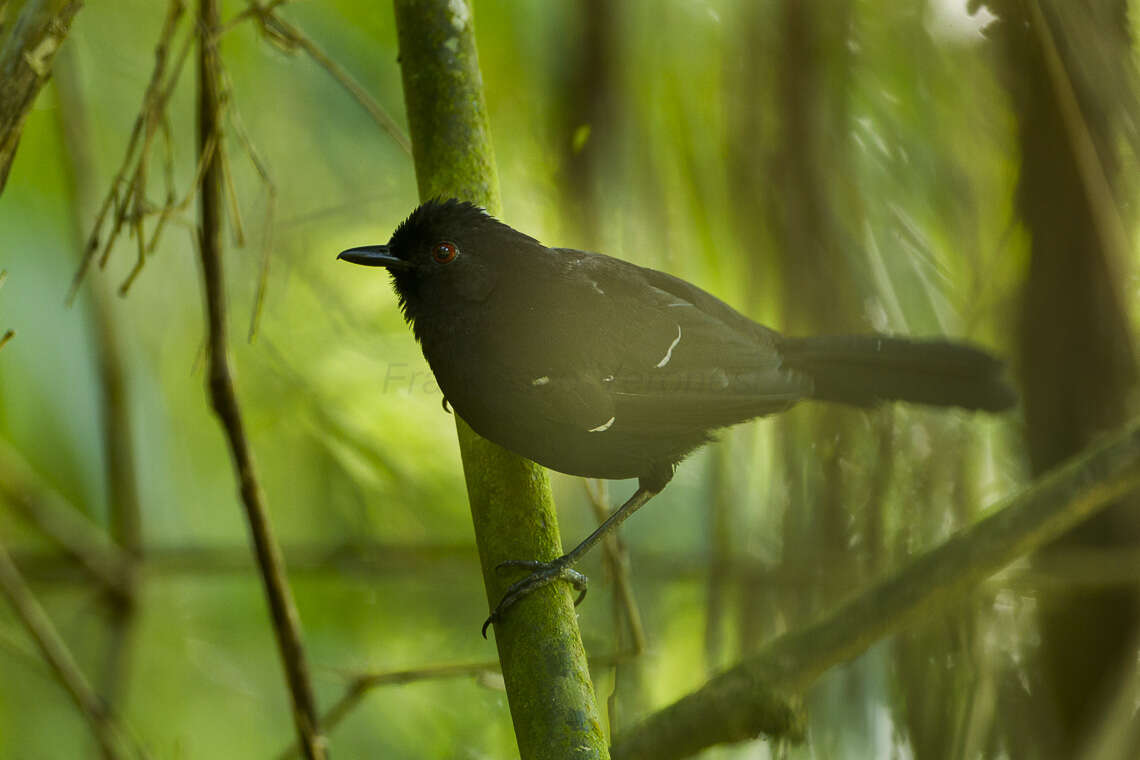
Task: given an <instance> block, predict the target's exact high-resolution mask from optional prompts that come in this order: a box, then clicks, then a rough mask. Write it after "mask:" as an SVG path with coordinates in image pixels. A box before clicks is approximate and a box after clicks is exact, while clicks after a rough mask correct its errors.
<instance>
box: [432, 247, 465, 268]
mask: <svg viewBox="0 0 1140 760" xmlns="http://www.w3.org/2000/svg"><path fill="white" fill-rule="evenodd" d="M458 255H459V249H458V248H456V247H455V244H454V243H439V244H437V245H436V247H435V248H432V249H431V257H432V258H433V259H435V260H436V262H438V263H440V264H450V263H451V262H453V261H455V257H456V256H458Z"/></svg>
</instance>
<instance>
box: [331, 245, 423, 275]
mask: <svg viewBox="0 0 1140 760" xmlns="http://www.w3.org/2000/svg"><path fill="white" fill-rule="evenodd" d="M337 258H338V259H344V260H345V261H351V262H352V263H353V264H363V265H364V266H366V267H387V268H388V269H407V268H409V267H410V266H411V263H410V262H407V261H404V260H403V259H401V258H399V257H398V256H393V255H392V254H391V253H390V252H389V251H388V246H386V245H362V246H359V247H358V248H349V249H348V250H347V251H341V252H340V255H339V256H337Z"/></svg>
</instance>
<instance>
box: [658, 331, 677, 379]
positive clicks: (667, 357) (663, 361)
mask: <svg viewBox="0 0 1140 760" xmlns="http://www.w3.org/2000/svg"><path fill="white" fill-rule="evenodd" d="M680 342H681V326H680V325H677V337H676V338H674V339H673V342H672V343H670V344H669V350H668V351H666V352H665V356H664V357H663V358H662V359H661V361H659V362H657V368H658V369H661V368H662V367H664V366H665V365H666V364H668V363H669V360H670V359H672V358H673V349H674V348H676V347H677V344H678V343H680Z"/></svg>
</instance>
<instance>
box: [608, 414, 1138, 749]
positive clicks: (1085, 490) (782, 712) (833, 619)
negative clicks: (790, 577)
mask: <svg viewBox="0 0 1140 760" xmlns="http://www.w3.org/2000/svg"><path fill="white" fill-rule="evenodd" d="M1137 487H1140V422H1134V423H1133V424H1132V425H1131V426H1130V427H1128V428H1127V429H1126V430H1124V431H1123V432H1122V433H1118V434H1117V435H1115V436H1113V437H1112V438H1110V439H1108V440H1106V441H1105V442H1103V443H1101V444H1100V445H1098V446H1096V447H1093V448H1091V449H1090V450H1088V451H1086V452H1084V453H1082V454H1080V455H1078V456H1076V457H1074V458H1073V459H1071V460H1070V461H1069V462H1068V463H1067V464H1065V465H1063V466H1061V467H1058V468H1057V469H1055V470H1053V471H1052V472H1051V473H1049V474H1047V475H1045V476H1044V477H1042V478H1041V479H1040V480H1039V481H1037V482H1036V483H1035V484H1034V485H1032V486H1030V487H1029V488H1026V489H1025V490H1024V491H1022V492H1021V493H1020V494H1018V495H1016V496H1014V497H1012V498H1010V499H1008V500H1007V501H1006V502H1005V503H1004V504H1003V505H1001V506H999V507H996V508H995V509H993V510H991V511H990V513H989V515H988V516H987V517H985V518H983V519H982V520H980V521H979V522H977V523H975V524H974V525H973V526H971V527H969V528H966V529H964V530H963V531H961V532H959V533H958V534H957V535H955V536H954V537H953V538H951V539H949V540H948V541H946V542H945V543H943V544H942V545H941V546H939V547H937V548H936V549H933V550H931V551H930V552H928V553H926V554H925V555H923V556H921V557H918V558H916V559H914V560H913V561H911V562H910V563H909V564H908V565H906V566H905V567H903V568H900V569H899V570H898V571H897V572H895V573H894V574H892V575H891V576H889V577H888V578H887V579H885V580H883V581H882V582H880V583H878V584H877V585H875V586H873V587H872V588H870V589H868V590H867V591H865V592H863V593H862V594H860V595H859V596H857V597H855V598H854V599H852V600H851V601H849V602H847V603H846V604H844V605H842V606H840V607H839V608H838V609H837V610H835V611H834V612H832V613H831V614H829V615H827V616H826V617H824V618H823V619H822V620H820V621H818V622H816V623H814V624H812V625H809V626H807V627H805V628H802V629H800V630H796V631H792V632H790V633H787V634H785V635H783V636H781V637H779V638H777V639H776V640H774V641H772V642H770V643H769V644H768V645H767V646H765V647H764V649H763V650H762V651H760V652H759V653H758V654H757V655H755V656H753V657H750V658H748V659H747V660H745V661H744V662H742V663H740V664H739V665H737V666H735V667H733V668H731V669H730V670H728V671H725V672H724V673H721V674H720V675H718V676H716V677H715V678H713V679H712V680H710V681H709V682H708V683H707V684H706V685H705V686H703V687H701V688H700V689H698V690H697V691H696V692H693V693H692V694H690V695H688V696H686V697H684V698H682V699H681V700H679V701H677V702H675V703H674V704H672V705H670V706H669V707H667V708H665V709H664V710H662V711H660V712H658V713H656V714H654V715H652V716H650V717H649V718H647V719H646V720H645V721H643V722H642V723H641V724H640V725H639V726H637V727H636V728H634V729H633V730H631V731H629V732H628V733H627V734H626V735H625V736H622V737H620V738H619V741H618V742H616V743H615V745H614V748H613V756H614V757H615V758H622V760H631V759H633V758H654V759H655V760H671V759H673V758H682V757H688V756H690V755H692V754H695V753H696V752H698V751H700V750H701V749H704V748H706V747H709V746H712V745H714V744H720V743H724V742H736V741H744V740H747V739H750V738H753V737H755V736H757V735H758V734H760V733H766V734H769V735H772V736H781V735H783V736H788V737H790V738H796V737H797V736H799V735H801V734H802V722H801V721H800V720H799V719H797V718H796V716H797V714H798V710H797V709H796V706H795V704H794V698H795V696H796V695H799V694H802V693H804V691H805V690H806V689H807V688H808V687H809V686H811V685H812V684H813V683H814V682H815V681H816V679H818V678H819V677H820V675H822V674H823V673H824V672H826V671H827V670H828V669H829V668H831V667H832V666H834V665H837V664H839V663H841V662H846V661H848V660H850V659H852V658H854V657H855V656H857V655H859V654H860V653H861V652H863V651H864V650H865V649H867V647H869V646H871V644H873V643H875V642H876V641H878V640H879V639H881V638H883V637H884V636H887V635H889V634H891V633H894V632H896V631H899V630H901V629H903V628H905V627H906V626H908V625H911V624H913V623H914V622H916V621H918V620H920V619H923V618H928V617H929V616H930V614H931V612H932V611H934V610H937V609H942V608H945V607H946V606H947V605H949V604H951V603H952V602H953V601H955V600H956V599H957V598H959V597H960V596H961V595H963V594H964V593H965V592H967V591H969V590H970V589H973V588H974V587H976V586H977V585H978V584H979V583H980V582H982V581H983V580H984V579H985V578H987V577H988V576H990V575H992V574H994V573H995V572H997V571H998V570H1000V569H1001V568H1002V567H1004V566H1005V565H1007V564H1009V563H1010V562H1012V561H1013V560H1015V559H1017V558H1018V557H1021V556H1023V555H1025V554H1027V553H1029V552H1031V551H1033V550H1035V549H1037V548H1038V547H1040V546H1042V545H1043V544H1045V543H1048V542H1049V541H1051V540H1053V539H1054V538H1056V537H1057V536H1059V535H1061V534H1062V533H1064V532H1065V531H1067V530H1069V529H1070V528H1072V527H1073V526H1074V525H1077V524H1078V523H1080V522H1082V521H1083V520H1085V519H1087V518H1088V517H1089V516H1090V515H1092V514H1093V513H1095V512H1096V511H1097V510H1098V509H1101V508H1103V507H1105V506H1107V505H1109V504H1111V503H1112V502H1114V501H1116V500H1117V499H1119V498H1121V497H1122V496H1124V495H1125V494H1127V493H1129V492H1130V491H1132V490H1134V489H1135V488H1137ZM789 697H790V698H792V699H793V702H787V701H785V700H786V699H787V698H789Z"/></svg>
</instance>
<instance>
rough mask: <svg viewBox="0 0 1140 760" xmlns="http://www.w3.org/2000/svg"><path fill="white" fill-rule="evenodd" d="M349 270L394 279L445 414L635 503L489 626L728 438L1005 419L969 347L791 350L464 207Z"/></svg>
mask: <svg viewBox="0 0 1140 760" xmlns="http://www.w3.org/2000/svg"><path fill="white" fill-rule="evenodd" d="M337 258H338V259H343V260H345V261H348V262H351V263H355V264H361V265H364V266H373V267H383V268H386V269H387V270H388V272H389V273H390V276H391V281H392V285H393V287H394V289H395V291H396V296H397V298H398V301H399V306H400V309H401V310H402V312H403V316H404V319H405V321H406V322H407V323H408V325H409V326H410V327H411V330H412V333H413V334H414V336H415V338H416V340H417V341H418V342H419V344H420V347H421V349H422V350H423V354H424V357H425V358H426V360H427V362H428V364H429V366H430V367H431V370H432V372H433V373H434V374H435V378H436V382H437V383H438V385H439V387H440V389H441V390H442V392H443V394H444V404H445V407H444V408H445V409H446V405H447V404H450V405H451V407H452V409H454V411H455V413H456V414H458V415H459V416H460V417H461V418H462V419H463V420H465V421H466V422H467V423H468V424H469V425H470V426H471V428H472V429H473V430H475V432H477V433H478V434H479V435H481V436H483V437H484V438H486V439H488V440H490V441H493V442H494V443H497V444H499V445H500V446H503V447H504V448H506V449H509V450H511V451H513V452H515V453H516V454H519V455H521V456H523V457H525V458H527V459H530V460H532V461H534V462H537V463H538V464H540V465H543V466H545V467H547V468H549V469H552V470H556V471H558V472H562V473H566V474H569V475H579V476H583V477H590V478H600V479H611V480H624V479H632V478H635V479H637V481H638V484H637V489H636V491H635V492H634V493H633V495H632V496H630V497H629V499H627V500H626V501H625V502H624V503H623V504H622V505H621V506H620V507H619V508H618V509H617V510H615V511H614V512H612V513H611V515H610V516H609V518H608V519H607V520H605V521H604V522H603V523H602V524H601V525H600V526H599V527H598V529H597V530H595V531H594V532H593V533H591V534H590V535H589V536H588V537H587V538H586V539H584V540H583V541H582V542H581V543H579V544H578V545H577V546H576V547H575V548H574V549H571V550H570V551H569V552H567V553H566V554H564V555H562V556H561V557H559V558H558V559H555V560H553V561H550V562H540V561H535V560H511V561H508V562H505V563H502V564H501V565H500V566H499V567H500V569H504V570H505V569H509V568H522V569H524V570H529V571H530V572H529V573H528V574H527V575H526V576H525V577H523V578H522V579H520V580H519V581H517V582H515V583H514V584H513V585H511V586H510V587H509V588H508V589H507V591H506V593H505V594H504V596H503V597H502V599H501V601H500V602H499V603H498V604H497V605H496V606H495V608H494V609H493V610H492V612H491V615H490V616H489V617H488V619H487V621H486V622H485V623H484V625H483V635H484V637H485V636H486V633H487V628H488V626H489V625H491V624H492V623H495V622H498V621H499V620H501V619H502V618H503V616H504V614H505V613H506V612H507V610H508V609H509V608H511V607H512V606H513V605H514V604H515V603H516V602H518V601H519V600H520V599H522V598H524V597H525V596H527V595H528V594H530V593H531V592H533V591H534V590H536V589H538V588H541V587H542V586H545V585H547V584H549V583H551V582H554V581H556V580H565V581H568V582H570V583H571V584H572V585H573V586H574V587H575V588H576V589H577V590H578V592H579V593H578V598H577V601H576V602H575V603H576V604H577V603H578V602H581V601H582V598H583V597H584V596H585V590H586V578H585V576H584V575H582V574H581V573H579V572H578V571H577V570H575V569H574V568H573V566H574V564H575V563H576V562H577V561H578V560H579V559H580V558H581V557H582V556H583V555H584V554H586V553H587V552H588V551H589V550H590V549H591V548H592V547H593V546H594V545H596V544H597V543H598V542H599V541H600V540H601V539H602V538H603V537H604V536H605V535H607V534H608V533H610V532H611V531H613V530H615V529H616V528H617V527H618V526H619V525H620V524H621V523H622V522H623V521H625V520H626V519H627V518H628V517H629V516H630V515H632V514H633V513H634V512H636V511H637V510H638V509H640V508H641V507H642V506H644V505H645V504H646V503H647V502H648V501H650V500H651V499H652V498H653V497H654V496H655V495H657V494H658V493H660V492H661V491H662V490H663V489H664V488H665V486H666V485H667V484H668V483H669V481H670V480H671V479H672V477H673V473H674V471H675V469H676V467H677V465H678V464H679V463H680V462H681V461H682V460H683V459H685V457H686V456H687V455H688V454H690V453H691V452H693V451H694V450H695V449H697V448H699V447H701V446H703V445H704V444H706V443H708V442H710V441H711V440H712V437H713V433H714V431H716V430H718V429H720V428H725V427H729V426H731V425H735V424H737V423H740V422H744V421H746V420H750V419H753V418H756V417H764V416H767V415H771V414H775V413H777V412H782V411H785V410H787V409H789V408H790V407H792V406H793V405H795V404H796V403H798V402H800V401H805V400H813V401H825V402H836V403H840V404H846V405H849V406H855V407H873V406H876V405H878V404H880V403H883V402H888V401H904V402H912V403H917V404H926V405H931V406H943V407H960V408H963V409H968V410H983V411H988V412H1001V411H1004V410H1006V409H1008V408H1010V407H1012V406H1013V405H1014V404H1015V403H1016V394H1015V392H1014V391H1013V389H1012V387H1011V386H1010V385H1009V384H1008V383H1007V382H1006V380H1005V378H1004V362H1003V361H1002V360H1000V359H999V358H997V357H995V356H994V355H992V354H990V353H988V352H987V351H985V350H983V349H981V348H979V347H977V346H974V345H972V344H969V343H965V342H956V341H950V340H946V339H924V340H919V339H913V338H909V337H897V336H888V335H883V334H875V333H871V334H856V335H824V336H814V337H791V336H787V335H783V334H781V333H779V332H777V331H776V330H773V329H771V328H769V327H765V326H764V325H761V324H759V323H757V322H755V321H753V320H752V319H750V318H748V317H747V316H745V315H744V314H742V313H740V312H739V311H737V310H736V309H734V308H732V307H731V306H729V305H728V304H727V303H725V302H724V301H721V300H720V299H718V298H716V297H715V296H713V295H712V294H711V293H709V292H707V291H705V290H702V289H701V288H699V287H697V286H696V285H693V284H692V283H690V282H687V281H685V280H682V279H680V278H678V277H674V276H672V275H670V274H667V273H665V272H660V271H657V270H654V269H649V268H646V267H642V266H638V265H636V264H633V263H630V262H627V261H624V260H622V259H617V258H612V257H610V256H606V255H604V254H600V253H591V252H586V251H580V250H575V249H572V248H551V247H547V246H545V245H543V244H542V243H540V242H539V241H538V240H537V239H535V238H533V237H531V236H529V235H526V234H524V233H522V232H519V231H518V230H515V229H514V228H512V227H510V226H508V225H507V224H505V223H503V222H502V221H500V220H498V219H497V218H495V217H494V216H492V215H491V214H489V213H487V212H486V211H485V210H484V209H483V208H481V207H480V206H478V205H475V204H473V203H470V202H466V201H462V200H458V199H456V198H433V199H431V200H428V201H426V202H424V203H422V204H421V205H420V206H418V207H417V208H416V209H415V210H413V211H412V212H411V214H410V215H409V216H408V217H407V219H406V220H405V221H404V222H403V223H401V224H400V225H399V226H398V227H397V229H396V230H395V232H394V233H393V234H392V236H391V238H390V239H389V241H388V243H387V244H386V245H365V246H359V247H355V248H350V249H348V250H345V251H342V252H341V253H340V254H339V255H338V257H337Z"/></svg>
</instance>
